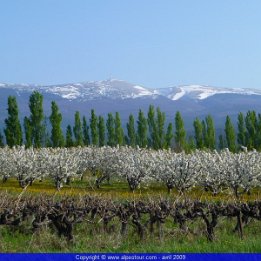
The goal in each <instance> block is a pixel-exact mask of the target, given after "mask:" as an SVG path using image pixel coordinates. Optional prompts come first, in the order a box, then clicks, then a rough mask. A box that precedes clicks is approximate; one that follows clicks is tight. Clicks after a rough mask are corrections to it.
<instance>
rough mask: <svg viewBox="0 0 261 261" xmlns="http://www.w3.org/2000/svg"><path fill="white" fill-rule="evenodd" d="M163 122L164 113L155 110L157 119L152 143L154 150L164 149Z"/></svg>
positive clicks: (158, 109)
mask: <svg viewBox="0 0 261 261" xmlns="http://www.w3.org/2000/svg"><path fill="white" fill-rule="evenodd" d="M165 120H166V115H165V113H164V112H162V111H161V110H160V108H159V107H158V108H157V118H156V126H155V127H156V130H155V141H154V146H153V147H154V148H155V149H162V148H163V147H164V141H165V129H164V128H165Z"/></svg>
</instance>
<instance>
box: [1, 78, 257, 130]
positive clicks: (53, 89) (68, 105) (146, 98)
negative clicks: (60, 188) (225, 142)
mask: <svg viewBox="0 0 261 261" xmlns="http://www.w3.org/2000/svg"><path fill="white" fill-rule="evenodd" d="M34 90H38V91H39V92H41V93H42V94H43V96H44V103H43V107H44V112H45V115H46V116H47V117H48V116H49V115H50V108H51V101H56V103H57V104H58V106H59V108H60V111H61V113H62V115H63V124H64V126H65V125H66V124H72V123H73V119H74V113H75V111H79V112H80V113H81V115H82V116H83V115H85V116H86V117H87V118H88V117H89V116H90V111H91V109H94V110H95V111H96V114H97V115H101V116H104V117H105V118H106V117H107V114H108V113H109V112H112V113H115V112H116V111H118V112H119V113H120V115H121V119H122V123H123V124H124V125H125V124H126V122H127V121H128V117H129V115H130V114H131V113H132V114H133V115H134V116H135V117H137V115H138V112H139V109H141V110H142V111H143V112H144V113H145V114H146V113H147V111H148V107H149V105H150V104H152V105H154V106H155V107H160V109H161V110H162V111H163V112H165V113H166V121H167V122H173V120H174V115H175V113H176V111H180V112H181V114H182V116H183V118H184V121H185V125H186V126H187V128H188V129H193V120H194V119H195V118H196V117H199V118H200V119H204V117H205V116H206V115H208V114H210V115H212V116H213V118H214V120H215V124H216V127H217V128H220V129H223V128H224V122H225V117H226V115H230V116H231V118H232V120H233V122H234V124H236V122H237V114H238V113H239V112H243V113H245V112H247V111H248V110H255V111H257V112H261V90H258V89H251V88H246V89H242V88H241V89H236V88H219V87H212V86H206V85H181V86H173V87H167V88H154V89H150V88H146V87H143V86H141V85H138V84H132V83H128V82H126V81H123V80H117V79H109V80H104V81H92V82H81V83H68V84H55V85H36V84H4V83H0V112H1V113H0V126H2V127H3V124H4V119H5V118H6V117H7V110H6V109H7V98H8V96H10V95H13V96H16V98H17V103H18V106H19V111H20V119H21V120H23V117H24V116H28V115H29V114H30V111H29V108H28V101H29V97H30V95H31V93H32V91H34Z"/></svg>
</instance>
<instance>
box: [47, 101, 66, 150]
mask: <svg viewBox="0 0 261 261" xmlns="http://www.w3.org/2000/svg"><path fill="white" fill-rule="evenodd" d="M49 119H50V122H51V142H52V147H54V148H56V147H63V146H64V137H63V131H62V128H61V123H62V114H61V113H60V111H59V107H58V105H57V104H56V102H55V101H52V104H51V115H50V118H49Z"/></svg>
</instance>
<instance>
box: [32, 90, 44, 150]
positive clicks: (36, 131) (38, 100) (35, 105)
mask: <svg viewBox="0 0 261 261" xmlns="http://www.w3.org/2000/svg"><path fill="white" fill-rule="evenodd" d="M29 108H30V112H31V114H30V125H31V129H32V145H33V146H34V147H36V148H40V147H41V145H42V141H43V135H44V125H43V121H44V113H43V96H42V94H40V93H39V92H37V91H34V92H33V93H32V95H31V96H30V99H29Z"/></svg>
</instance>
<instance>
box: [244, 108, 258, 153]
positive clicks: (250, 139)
mask: <svg viewBox="0 0 261 261" xmlns="http://www.w3.org/2000/svg"><path fill="white" fill-rule="evenodd" d="M245 123H246V130H247V131H246V145H247V148H248V149H250V150H251V149H253V148H255V145H256V144H255V142H256V126H257V117H256V112H255V111H248V112H247V114H246V118H245Z"/></svg>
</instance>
